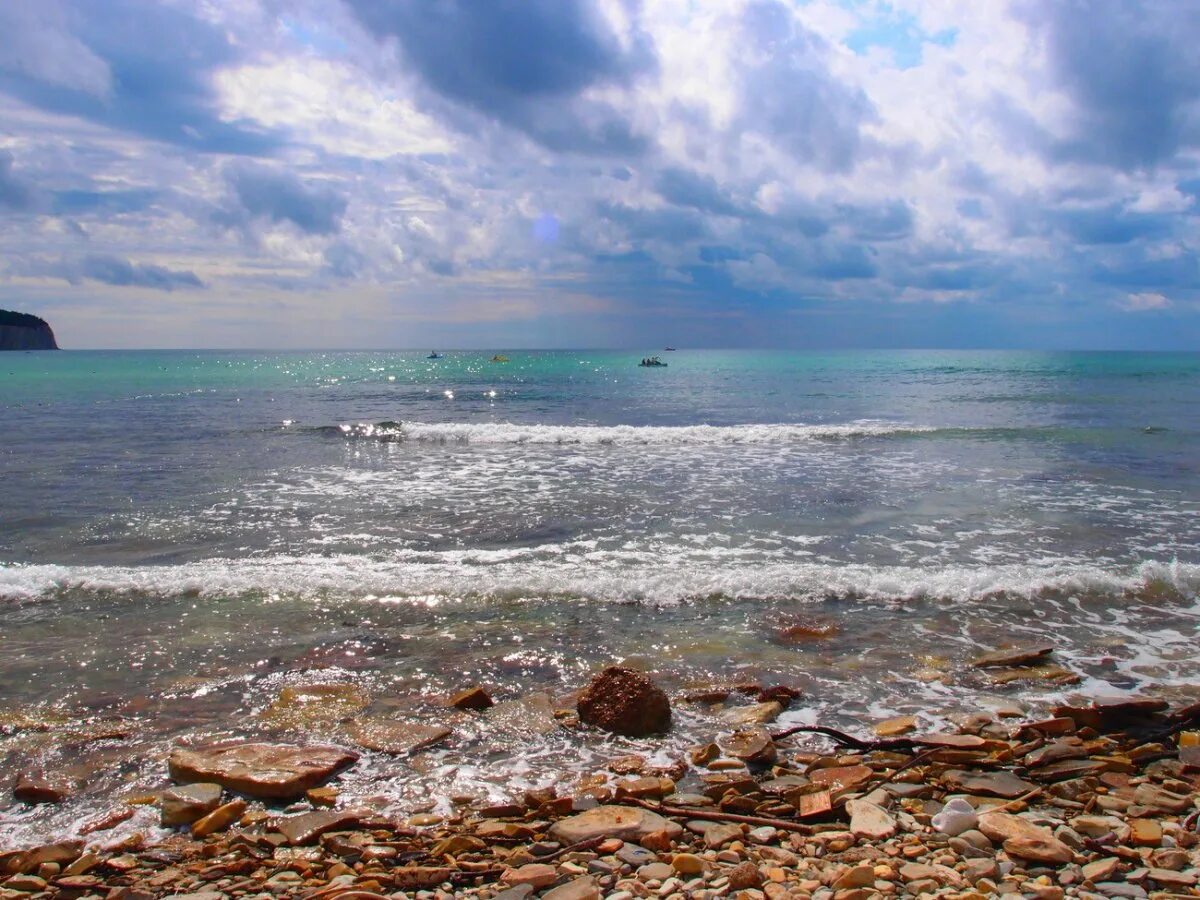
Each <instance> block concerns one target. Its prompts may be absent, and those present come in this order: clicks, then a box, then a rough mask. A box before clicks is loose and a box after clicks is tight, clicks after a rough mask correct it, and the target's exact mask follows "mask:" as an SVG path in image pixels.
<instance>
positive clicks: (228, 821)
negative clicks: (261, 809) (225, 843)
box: [192, 798, 246, 838]
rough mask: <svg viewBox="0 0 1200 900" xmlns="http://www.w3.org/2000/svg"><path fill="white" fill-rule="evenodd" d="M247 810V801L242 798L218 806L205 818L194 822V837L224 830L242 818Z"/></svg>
mask: <svg viewBox="0 0 1200 900" xmlns="http://www.w3.org/2000/svg"><path fill="white" fill-rule="evenodd" d="M245 811H246V801H245V800H242V799H240V798H239V799H237V800H231V801H229V802H228V803H226V804H224V805H223V806H218V807H217V808H216V809H214V810H213V811H212V812H210V813H209V814H208V815H207V816H205V817H204V818H203V819H198V820H197V821H195V822H193V823H192V837H194V838H203V837H208V836H209V835H210V834H216V833H217V832H218V831H224V830H225V829H227V828H229V827H230V826H231V825H233V823H234V822H236V821H237V820H238V819H240V818H241V817H242V814H243V813H244V812H245Z"/></svg>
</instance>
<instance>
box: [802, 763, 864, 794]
mask: <svg viewBox="0 0 1200 900" xmlns="http://www.w3.org/2000/svg"><path fill="white" fill-rule="evenodd" d="M874 774H875V773H874V772H873V771H872V770H871V769H870V768H868V767H867V766H834V767H832V768H829V769H817V770H816V771H815V772H810V773H809V775H808V777H809V780H810V781H812V783H813V784H816V785H820V786H821V787H823V788H826V789H828V790H829V791H831V792H832V793H833V794H835V795H836V794H837V793H838V792H840V791H849V790H853V789H854V788H856V787H858V786H859V785H860V784H863V783H864V782H865V781H867V780H868V779H870V777H871V776H872V775H874Z"/></svg>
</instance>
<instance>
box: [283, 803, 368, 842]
mask: <svg viewBox="0 0 1200 900" xmlns="http://www.w3.org/2000/svg"><path fill="white" fill-rule="evenodd" d="M361 819H362V813H360V812H354V811H348V810H339V811H334V810H321V811H319V812H310V813H304V814H303V815H299V816H288V817H287V818H285V819H278V820H276V821H275V823H274V826H275V830H276V831H278V832H279V833H280V834H282V835H283V836H284V837H285V838H287V840H288V843H289V844H291V845H292V846H293V847H299V846H303V845H305V844H315V843H316V842H317V838H319V837H320V836H321V835H323V834H325V832H327V831H341V830H343V829H345V828H346V827H347V826H351V825H357V824H358V822H359V821H360V820H361Z"/></svg>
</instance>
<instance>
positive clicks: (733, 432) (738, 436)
mask: <svg viewBox="0 0 1200 900" xmlns="http://www.w3.org/2000/svg"><path fill="white" fill-rule="evenodd" d="M338 430H339V431H340V432H341V433H343V434H346V435H348V436H351V437H364V438H378V439H383V440H403V441H415V442H419V443H431V444H619V445H637V444H664V445H682V444H787V443H795V442H799V441H814V440H838V439H847V438H857V437H884V436H888V435H902V434H919V433H924V432H930V431H935V430H936V429H933V428H929V427H924V426H918V425H906V424H901V423H889V422H879V421H858V422H851V423H849V424H844V425H785V424H757V425H520V424H515V423H510V422H469V423H463V422H442V423H420V422H402V423H400V422H381V423H378V424H374V425H372V424H369V423H362V424H357V425H342V426H339V427H338Z"/></svg>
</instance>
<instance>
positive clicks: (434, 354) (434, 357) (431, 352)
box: [425, 350, 442, 359]
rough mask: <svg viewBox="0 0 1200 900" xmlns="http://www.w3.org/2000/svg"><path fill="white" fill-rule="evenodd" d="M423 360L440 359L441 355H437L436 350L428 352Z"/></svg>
mask: <svg viewBox="0 0 1200 900" xmlns="http://www.w3.org/2000/svg"><path fill="white" fill-rule="evenodd" d="M425 358H426V359H441V358H442V354H440V353H438V352H437V351H436V350H430V351H429V355H428V356H427V357H425Z"/></svg>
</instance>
